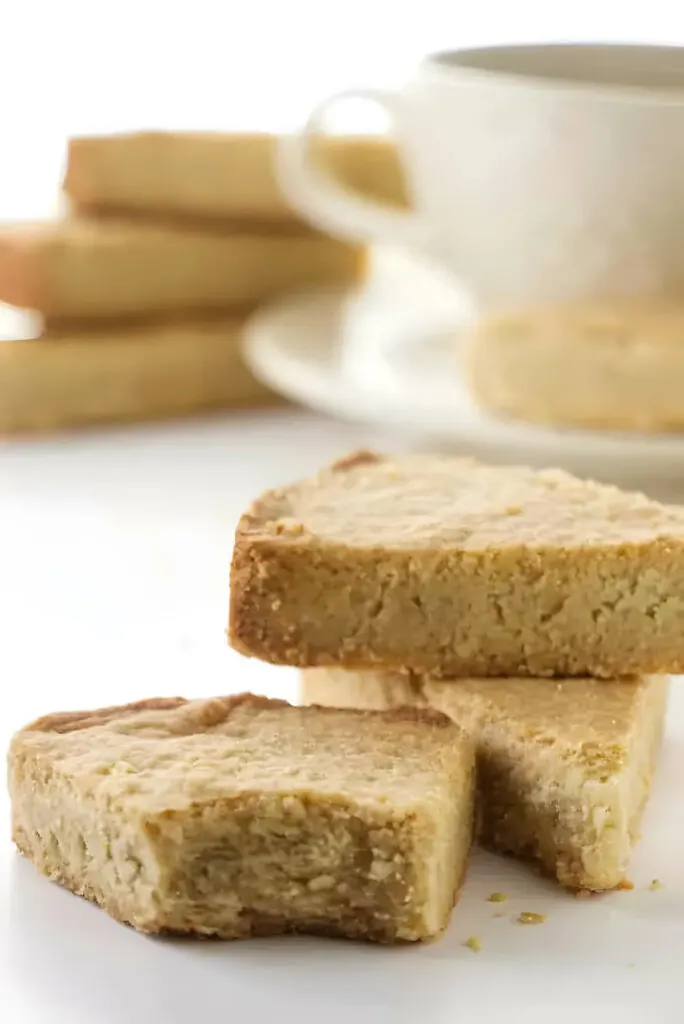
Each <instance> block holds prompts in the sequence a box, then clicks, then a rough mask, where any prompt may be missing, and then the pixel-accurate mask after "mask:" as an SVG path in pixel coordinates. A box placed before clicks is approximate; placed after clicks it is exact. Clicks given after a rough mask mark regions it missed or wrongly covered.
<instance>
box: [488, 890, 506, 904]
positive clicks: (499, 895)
mask: <svg viewBox="0 0 684 1024" xmlns="http://www.w3.org/2000/svg"><path fill="white" fill-rule="evenodd" d="M507 899H508V896H507V895H506V893H505V892H490V894H489V896H488V897H487V902H488V903H504V902H505V901H506V900H507Z"/></svg>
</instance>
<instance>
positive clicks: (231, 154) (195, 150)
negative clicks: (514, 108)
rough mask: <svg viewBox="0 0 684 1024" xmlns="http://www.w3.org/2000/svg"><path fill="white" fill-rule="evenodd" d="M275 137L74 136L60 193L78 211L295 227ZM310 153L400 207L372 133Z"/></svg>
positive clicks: (384, 149) (394, 163) (393, 170)
mask: <svg viewBox="0 0 684 1024" xmlns="http://www.w3.org/2000/svg"><path fill="white" fill-rule="evenodd" d="M276 145H277V137H276V136H273V135H267V134H251V135H250V134H239V133H238V134H226V133H221V132H134V133H130V134H121V135H108V136H100V137H98V136H92V137H83V138H76V139H72V140H71V142H70V143H69V153H68V160H67V170H66V177H65V182H64V188H65V191H66V193H67V195H68V196H69V198H70V199H71V200H72V202H74V203H75V204H76V205H77V206H79V207H82V208H84V209H91V210H98V211H106V210H114V211H118V212H122V211H123V212H125V211H131V212H135V213H143V214H148V213H157V214H162V215H165V214H172V215H182V216H186V217H206V218H210V219H229V220H240V219H242V220H257V221H266V222H269V221H271V222H275V223H282V224H284V225H289V226H290V227H292V226H295V225H297V224H298V223H299V216H298V215H297V214H295V213H294V212H293V211H292V209H291V208H290V206H289V205H288V203H287V201H286V200H285V198H284V196H283V195H282V193H281V191H280V188H279V186H278V182H277V177H276V169H275V149H276ZM314 150H315V152H314V155H315V157H316V158H317V159H318V161H319V163H320V164H321V165H322V166H328V167H329V168H330V169H331V171H332V172H333V173H335V174H337V175H339V176H340V178H341V180H342V182H343V183H345V184H347V185H348V187H350V188H352V189H357V190H359V191H361V192H363V193H366V194H368V195H370V196H372V197H374V198H376V199H380V200H384V201H385V202H387V203H390V204H401V205H405V204H406V189H405V185H404V180H403V176H402V173H401V168H400V165H399V160H398V157H397V153H396V150H395V148H394V146H393V145H392V143H391V142H387V141H385V140H384V139H382V138H374V137H372V136H360V137H341V138H329V139H325V140H318V141H317V142H316V143H315V144H314Z"/></svg>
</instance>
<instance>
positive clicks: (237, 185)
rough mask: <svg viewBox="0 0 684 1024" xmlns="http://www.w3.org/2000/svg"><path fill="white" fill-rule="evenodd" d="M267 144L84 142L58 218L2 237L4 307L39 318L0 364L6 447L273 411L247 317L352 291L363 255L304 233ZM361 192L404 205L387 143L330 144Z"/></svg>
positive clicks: (328, 153)
mask: <svg viewBox="0 0 684 1024" xmlns="http://www.w3.org/2000/svg"><path fill="white" fill-rule="evenodd" d="M276 143H277V140H276V139H275V138H274V137H272V136H268V135H224V134H220V133H213V134H211V133H207V134H201V133H200V134H193V133H187V132H185V133H183V132H180V133H163V132H158V133H155V132H148V133H136V134H131V135H117V136H108V137H102V138H97V137H95V138H81V139H74V140H72V142H71V144H70V146H69V152H68V159H67V169H66V177H65V183H64V191H65V196H66V199H67V201H68V204H69V213H68V215H67V216H66V217H65V218H63V219H62V220H57V221H53V222H43V223H31V224H19V225H12V226H6V227H5V228H0V302H5V303H8V304H10V305H12V306H16V307H20V308H22V309H27V310H31V311H33V312H34V313H38V314H40V316H41V318H42V325H43V326H42V330H41V333H40V336H39V337H36V338H34V339H32V340H29V341H26V340H24V339H21V340H15V341H13V342H10V341H7V342H6V343H5V344H3V345H2V349H1V350H0V358H1V359H2V372H0V433H3V434H12V433H16V432H23V431H31V430H49V429H53V428H59V427H69V426H76V425H79V424H82V423H91V422H97V421H101V422H107V421H123V420H136V419H145V418H151V417H163V416H169V415H179V414H183V413H188V412H194V411H197V410H202V409H211V408H221V407H226V406H236V405H252V404H262V403H270V402H272V401H274V400H275V396H274V395H273V394H272V393H271V392H269V391H268V389H266V388H265V387H264V386H263V385H262V384H261V383H259V382H257V381H256V380H255V379H254V378H253V377H252V376H251V374H249V372H248V371H247V369H246V367H245V365H244V364H243V362H242V358H241V354H240V335H241V330H242V326H243V324H244V321H245V318H246V316H247V315H248V314H249V312H250V311H251V310H253V309H254V307H255V306H256V305H258V304H259V303H260V302H262V301H264V300H267V299H270V298H273V297H275V296H278V295H280V294H282V293H283V292H288V291H290V290H291V289H300V288H304V287H309V286H311V287H315V286H318V285H330V284H341V285H344V284H349V283H353V282H355V281H357V280H359V279H360V278H361V276H362V274H363V267H364V253H363V251H362V250H361V249H359V248H356V247H354V246H350V245H347V244H344V243H342V242H339V241H336V240H334V239H332V238H329V237H327V236H325V235H322V234H319V233H316V232H314V231H312V230H311V229H310V228H308V227H306V226H305V225H304V224H303V223H302V222H301V221H300V220H299V219H298V218H297V216H296V215H295V214H294V212H293V211H291V210H290V209H289V208H288V206H287V204H286V203H285V200H284V199H283V198H282V196H281V194H280V192H279V190H278V187H277V183H276V179H275V171H274V156H275V147H276ZM317 159H318V160H319V161H322V162H327V163H329V164H332V169H333V170H334V171H335V173H338V174H339V175H340V176H341V177H342V179H343V180H345V181H347V182H348V183H349V184H350V187H354V188H357V189H360V190H362V191H366V192H371V193H374V194H375V195H376V196H377V195H379V196H380V197H381V198H383V199H384V200H385V201H386V202H388V203H397V202H399V203H400V202H403V201H404V193H403V183H402V180H401V175H400V171H399V165H398V161H397V158H396V155H395V152H394V150H393V148H392V147H391V145H389V144H387V143H385V142H384V141H383V140H381V139H375V138H367V139H354V138H341V139H330V140H328V141H326V142H321V143H320V145H319V146H318V148H317Z"/></svg>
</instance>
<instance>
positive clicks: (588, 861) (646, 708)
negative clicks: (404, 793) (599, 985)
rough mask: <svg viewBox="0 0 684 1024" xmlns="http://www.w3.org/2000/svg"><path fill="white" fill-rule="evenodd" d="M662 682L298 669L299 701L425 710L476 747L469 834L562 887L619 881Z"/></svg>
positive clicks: (659, 712) (660, 711) (656, 729)
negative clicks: (475, 809)
mask: <svg viewBox="0 0 684 1024" xmlns="http://www.w3.org/2000/svg"><path fill="white" fill-rule="evenodd" d="M667 692H668V677H667V676H650V677H649V676H645V677H641V678H637V679H628V680H596V679H559V680H549V679H458V680H435V679H430V678H428V677H419V676H414V675H401V674H399V673H391V672H385V673H383V672H352V671H348V670H345V669H308V670H307V671H305V672H304V673H303V674H302V698H303V700H304V702H305V703H309V702H316V703H318V704H328V705H334V706H337V707H358V708H392V707H398V706H400V705H405V706H414V707H419V708H434V709H437V710H439V711H442V712H444V713H445V714H448V715H450V716H451V717H452V718H453V719H454V720H455V721H457V722H458V723H459V725H461V726H462V727H463V728H464V729H465V730H466V732H468V734H469V735H470V736H472V737H473V739H474V740H475V742H476V744H477V754H478V770H479V787H478V788H479V808H480V812H479V819H480V820H479V833H480V838H481V840H482V842H483V843H485V844H486V845H488V846H490V847H492V848H493V849H495V850H499V851H501V852H504V853H512V854H515V855H517V856H520V857H526V858H527V857H530V858H533V859H535V860H536V861H538V862H539V863H540V864H541V865H542V867H543V868H544V870H545V871H546V872H548V873H549V874H551V875H553V876H555V877H556V878H557V879H558V880H559V881H560V882H561V883H562V884H563V885H565V886H567V887H569V888H573V889H590V890H602V889H613V888H615V887H617V886H619V885H620V884H621V883H622V882H623V881H624V880H625V872H626V870H627V865H628V861H629V856H630V852H631V848H632V843H633V841H634V839H635V837H636V835H637V833H638V831H639V821H640V818H641V812H642V810H643V807H644V805H645V803H646V800H647V798H648V794H649V791H650V787H651V780H652V777H653V771H654V766H655V762H656V758H657V754H658V750H659V747H660V738H661V734H662V730H663V722H664V718H665V711H666V705H667Z"/></svg>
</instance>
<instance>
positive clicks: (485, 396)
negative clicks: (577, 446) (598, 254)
mask: <svg viewBox="0 0 684 1024" xmlns="http://www.w3.org/2000/svg"><path fill="white" fill-rule="evenodd" d="M464 369H465V373H466V376H467V379H468V381H469V384H470V386H471V388H472V391H473V394H474V396H475V398H476V399H477V401H478V402H479V403H480V404H481V405H482V406H483V408H485V409H487V410H489V411H491V412H493V413H495V414H499V415H503V416H510V417H514V418H516V419H520V420H528V421H530V422H533V423H542V424H548V425H550V426H561V427H564V426H567V427H584V428H586V427H589V428H598V429H608V430H611V429H612V430H641V431H680V430H681V429H682V427H683V426H684V405H683V404H682V398H681V396H682V389H684V306H682V305H674V304H659V305H656V304H655V303H643V302H642V303H635V302H622V303H619V304H618V303H614V304H613V305H611V306H610V307H602V306H596V307H582V306H578V307H574V306H573V307H567V308H564V307H556V308H549V309H533V310H530V311H529V312H522V313H519V314H510V315H499V316H494V317H490V318H488V319H485V320H484V321H483V322H482V323H481V324H479V325H478V326H477V327H476V328H475V330H474V331H473V332H472V335H471V336H470V338H469V339H468V341H467V343H466V345H465V351H464Z"/></svg>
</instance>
